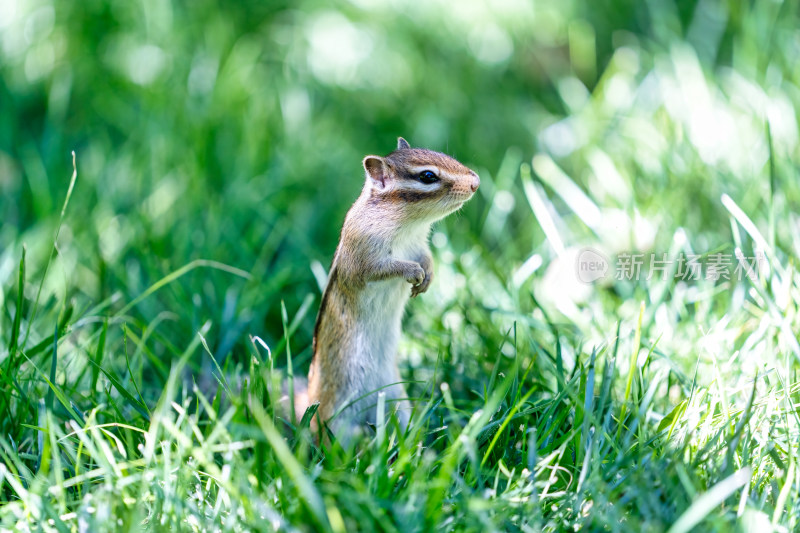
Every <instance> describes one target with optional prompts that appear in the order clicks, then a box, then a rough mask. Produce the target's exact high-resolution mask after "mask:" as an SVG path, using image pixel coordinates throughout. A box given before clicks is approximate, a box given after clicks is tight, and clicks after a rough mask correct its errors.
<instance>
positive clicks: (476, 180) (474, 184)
mask: <svg viewBox="0 0 800 533" xmlns="http://www.w3.org/2000/svg"><path fill="white" fill-rule="evenodd" d="M480 186H481V179H480V178H479V177H478V175H477V174H475V173H474V172H473V173H472V183H470V184H469V187H470V189H472V192H475V191H477V190H478V187H480Z"/></svg>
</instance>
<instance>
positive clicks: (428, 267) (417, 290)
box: [411, 258, 433, 298]
mask: <svg viewBox="0 0 800 533" xmlns="http://www.w3.org/2000/svg"><path fill="white" fill-rule="evenodd" d="M420 266H421V267H422V269H423V270H424V271H425V277H424V278H423V280H422V282H420V283H417V284H415V285H414V286H413V287H411V297H412V298H415V297H417V296H419V295H420V294H422V293H423V292H425V291H427V290H428V287H429V286H430V284H431V281H432V280H433V261H431V260H430V258H425V259H423V260H422V261H421V262H420Z"/></svg>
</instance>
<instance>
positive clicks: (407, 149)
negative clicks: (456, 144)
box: [363, 137, 481, 221]
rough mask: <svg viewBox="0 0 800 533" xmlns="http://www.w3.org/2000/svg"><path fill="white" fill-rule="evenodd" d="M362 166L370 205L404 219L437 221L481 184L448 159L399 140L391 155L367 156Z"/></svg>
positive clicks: (475, 175) (468, 197) (465, 199)
mask: <svg viewBox="0 0 800 533" xmlns="http://www.w3.org/2000/svg"><path fill="white" fill-rule="evenodd" d="M363 163H364V170H366V172H367V188H368V189H369V193H370V200H369V201H370V203H374V204H376V205H382V206H386V207H389V208H394V209H393V210H395V211H396V212H397V213H398V214H399V215H400V216H402V217H403V218H405V219H416V220H422V221H427V220H430V221H434V220H438V219H440V218H442V217H444V216H446V215H448V214H450V213H452V212H453V211H455V210H457V209H459V208H460V207H461V206H462V205H464V202H466V201H467V200H469V199H470V198H471V197H472V195H473V194H474V193H475V191H477V190H478V186H479V185H480V183H481V180H480V178H479V177H478V175H477V174H476V173H475V172H473V171H472V170H470V169H468V168H467V167H465V166H464V165H462V164H461V163H459V162H458V161H456V160H455V159H453V158H452V157H450V156H448V155H445V154H442V153H439V152H434V151H432V150H426V149H424V148H411V146H410V145H409V144H408V142H407V141H406V140H405V139H403V138H402V137H400V138H399V139H397V149H396V150H395V151H394V152H392V153H390V154H389V155H387V156H386V157H378V156H376V155H368V156H367V157H365V158H364V162H363Z"/></svg>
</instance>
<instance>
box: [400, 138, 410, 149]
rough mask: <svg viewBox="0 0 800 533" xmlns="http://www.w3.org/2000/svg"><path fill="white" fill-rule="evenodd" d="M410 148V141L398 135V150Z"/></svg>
mask: <svg viewBox="0 0 800 533" xmlns="http://www.w3.org/2000/svg"><path fill="white" fill-rule="evenodd" d="M408 148H411V145H410V144H408V141H407V140H405V139H403V138H402V137H398V138H397V149H398V150H406V149H408Z"/></svg>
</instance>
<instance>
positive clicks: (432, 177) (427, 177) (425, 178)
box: [418, 170, 439, 184]
mask: <svg viewBox="0 0 800 533" xmlns="http://www.w3.org/2000/svg"><path fill="white" fill-rule="evenodd" d="M418 177H419V181H421V182H422V183H428V184H430V183H436V182H437V181H439V178H438V177H437V176H436V174H434V173H433V172H431V171H430V170H423V171H422V172H420V173H419V176H418Z"/></svg>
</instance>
